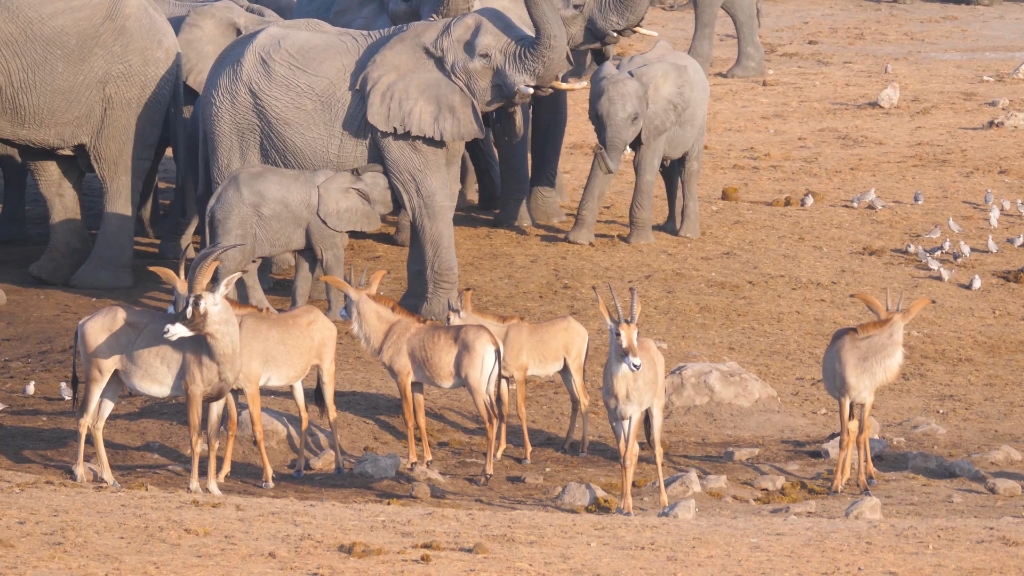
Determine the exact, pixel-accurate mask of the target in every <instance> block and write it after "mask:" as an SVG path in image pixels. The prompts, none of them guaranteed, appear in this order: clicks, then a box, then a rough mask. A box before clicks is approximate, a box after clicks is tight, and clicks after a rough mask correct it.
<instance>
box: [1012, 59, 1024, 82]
mask: <svg viewBox="0 0 1024 576" xmlns="http://www.w3.org/2000/svg"><path fill="white" fill-rule="evenodd" d="M1010 78H1019V79H1021V80H1024V62H1022V63H1021V65H1020V66H1017V67H1016V68H1014V70H1013V72H1010Z"/></svg>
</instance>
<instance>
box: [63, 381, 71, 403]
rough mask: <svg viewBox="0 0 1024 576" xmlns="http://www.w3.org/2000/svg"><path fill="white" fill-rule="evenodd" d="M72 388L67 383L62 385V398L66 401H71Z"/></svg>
mask: <svg viewBox="0 0 1024 576" xmlns="http://www.w3.org/2000/svg"><path fill="white" fill-rule="evenodd" d="M71 396H72V394H71V386H68V383H67V382H61V383H60V397H61V398H63V399H64V400H71Z"/></svg>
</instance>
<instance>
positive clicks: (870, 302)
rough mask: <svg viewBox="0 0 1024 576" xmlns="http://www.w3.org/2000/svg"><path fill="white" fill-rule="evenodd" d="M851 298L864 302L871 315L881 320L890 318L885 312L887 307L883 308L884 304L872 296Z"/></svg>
mask: <svg viewBox="0 0 1024 576" xmlns="http://www.w3.org/2000/svg"><path fill="white" fill-rule="evenodd" d="M850 298H856V299H857V300H860V301H861V302H863V303H864V305H865V306H867V307H868V310H870V311H871V313H872V314H874V315H875V317H876V318H878V319H879V320H885V319H886V317H887V316H888V314H887V313H886V311H885V306H882V303H881V302H879V301H878V299H877V298H875V297H874V296H872V295H871V294H850ZM915 304H916V302H915Z"/></svg>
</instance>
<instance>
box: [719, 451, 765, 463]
mask: <svg viewBox="0 0 1024 576" xmlns="http://www.w3.org/2000/svg"><path fill="white" fill-rule="evenodd" d="M758 452H760V450H759V449H757V448H729V449H728V450H726V451H725V454H723V458H725V461H726V462H746V461H747V460H750V459H751V458H753V457H754V456H757V453H758Z"/></svg>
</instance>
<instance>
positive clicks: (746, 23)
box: [689, 0, 765, 78]
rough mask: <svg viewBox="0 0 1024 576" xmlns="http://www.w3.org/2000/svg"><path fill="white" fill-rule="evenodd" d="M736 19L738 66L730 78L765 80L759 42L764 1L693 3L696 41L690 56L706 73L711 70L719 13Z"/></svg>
mask: <svg viewBox="0 0 1024 576" xmlns="http://www.w3.org/2000/svg"><path fill="white" fill-rule="evenodd" d="M719 8H721V9H722V10H725V13H726V14H728V15H729V17H730V18H732V23H733V26H735V27H736V38H737V44H738V45H739V48H738V52H739V53H738V55H737V57H736V63H735V64H733V65H732V68H729V70H728V71H727V72H726V73H725V76H726V78H756V77H758V76H764V74H765V67H764V47H763V46H761V40H760V38H758V32H757V31H758V29H759V28H760V27H761V0H693V13H694V23H693V39H692V40H691V41H690V50H689V53H690V56H692V57H693V59H694V60H696V61H697V62H698V63H700V66H701V68H703V69H704V73H705V74H707V72H708V67H709V66H711V51H712V48H714V42H715V21H716V20H717V19H718V9H719Z"/></svg>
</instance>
